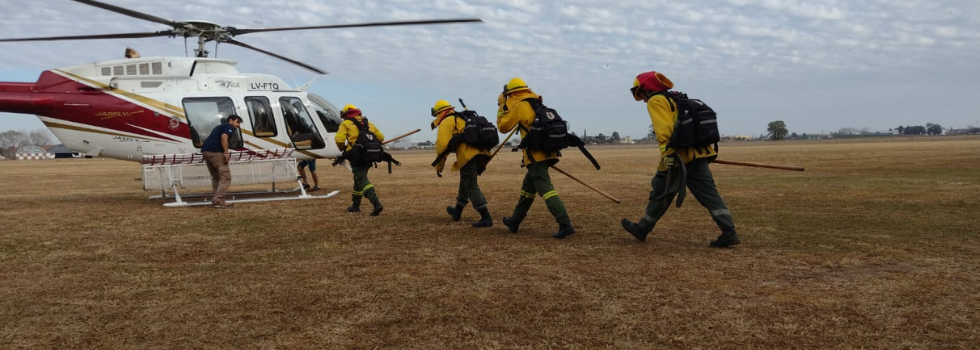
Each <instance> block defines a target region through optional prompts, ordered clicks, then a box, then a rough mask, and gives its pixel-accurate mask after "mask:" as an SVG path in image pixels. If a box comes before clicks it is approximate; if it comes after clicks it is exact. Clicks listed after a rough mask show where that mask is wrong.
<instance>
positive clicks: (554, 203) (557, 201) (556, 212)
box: [511, 162, 571, 224]
mask: <svg viewBox="0 0 980 350" xmlns="http://www.w3.org/2000/svg"><path fill="white" fill-rule="evenodd" d="M549 168H550V167H549V166H548V163H547V162H537V163H533V164H531V165H528V166H527V174H526V175H524V184H523V185H522V186H521V198H520V199H518V200H517V206H516V207H514V214H513V215H511V219H512V220H514V222H521V220H524V218H525V217H527V211H528V210H530V209H531V204H533V203H534V195H535V194H539V195H541V198H544V203H545V205H547V206H548V211H550V212H551V215H552V216H554V217H555V221H556V222H558V223H559V224H568V223H571V222H570V221H569V219H568V212H567V211H566V210H565V203H562V201H561V198H559V197H558V192H557V191H555V186H554V185H552V184H551V175H548V169H549Z"/></svg>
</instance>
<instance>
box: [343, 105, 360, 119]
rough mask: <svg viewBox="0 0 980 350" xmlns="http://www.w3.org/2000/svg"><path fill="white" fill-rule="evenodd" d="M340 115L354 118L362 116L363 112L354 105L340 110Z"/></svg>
mask: <svg viewBox="0 0 980 350" xmlns="http://www.w3.org/2000/svg"><path fill="white" fill-rule="evenodd" d="M340 115H341V116H342V117H344V118H352V117H356V116H359V115H361V110H360V109H357V107H354V105H346V106H344V109H341V110H340Z"/></svg>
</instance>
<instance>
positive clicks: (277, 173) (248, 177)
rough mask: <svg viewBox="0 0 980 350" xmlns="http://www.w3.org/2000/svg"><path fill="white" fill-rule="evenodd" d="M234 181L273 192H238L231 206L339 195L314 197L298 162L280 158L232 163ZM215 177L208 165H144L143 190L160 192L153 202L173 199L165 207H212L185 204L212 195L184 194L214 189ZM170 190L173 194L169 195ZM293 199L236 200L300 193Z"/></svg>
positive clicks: (195, 202)
mask: <svg viewBox="0 0 980 350" xmlns="http://www.w3.org/2000/svg"><path fill="white" fill-rule="evenodd" d="M229 168H230V170H231V177H232V179H233V182H234V183H235V184H236V185H246V184H260V183H271V184H272V189H271V190H269V191H253V192H237V193H228V194H226V197H227V198H231V200H226V202H228V203H249V202H268V201H282V200H292V199H317V198H330V197H333V196H335V195H337V193H339V191H333V192H330V193H328V194H326V195H320V196H313V195H310V194H309V193H307V192H306V189H304V188H303V182H302V181H301V179H300V177H299V174H297V170H296V159H294V158H279V159H263V160H248V161H242V162H235V161H233V162H230V163H229ZM292 181H295V182H296V187H295V188H293V189H291V190H286V191H283V190H277V189H276V183H277V182H292ZM211 186H212V182H211V175H210V174H209V171H208V169H207V167H206V166H205V164H203V163H191V164H169V165H143V189H144V190H158V191H160V194H159V195H156V196H151V197H150V199H173V200H174V201H173V202H170V203H165V204H164V206H165V207H184V206H195V205H208V204H211V202H210V200H203V201H184V198H201V197H205V198H207V197H210V196H211V194H210V193H207V194H192V195H181V194H180V191H181V190H183V189H186V188H211ZM167 190H170V191H171V192H173V194H172V195H167ZM297 192H298V195H293V196H281V197H257V198H243V199H236V197H237V196H244V195H269V194H288V193H297Z"/></svg>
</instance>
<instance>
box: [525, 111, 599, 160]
mask: <svg viewBox="0 0 980 350" xmlns="http://www.w3.org/2000/svg"><path fill="white" fill-rule="evenodd" d="M524 101H527V103H528V104H530V105H531V108H532V109H533V110H534V122H532V123H531V128H530V129H528V130H527V134H526V135H524V138H522V139H521V143H520V144H519V145H517V148H514V151H517V150H518V149H526V150H539V151H545V152H558V156H559V157H560V156H561V150H563V149H566V148H568V147H570V146H571V147H578V149H579V150H580V151H582V154H584V155H585V157H586V158H588V159H589V161H590V162H592V165H593V166H595V168H596V170H598V169H599V168H600V167H599V162H597V161H596V160H595V158H594V157H592V154H591V153H589V151H588V150H586V149H585V142H582V139H581V138H579V137H578V136H575V135H573V134H569V133H568V122H566V121H565V120H564V119H562V118H561V116H560V115H558V111H556V110H554V109H553V108H549V107H548V106H545V105H544V103H542V102H541V99H539V98H529V99H526V100H524ZM518 127H520V128H523V126H521V125H520V124H518ZM527 156H528V159H529V160H530V161H531V163H535V162H537V160H536V159H534V157H532V156H531V154H530V153H527Z"/></svg>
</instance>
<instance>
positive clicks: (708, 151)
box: [621, 71, 740, 247]
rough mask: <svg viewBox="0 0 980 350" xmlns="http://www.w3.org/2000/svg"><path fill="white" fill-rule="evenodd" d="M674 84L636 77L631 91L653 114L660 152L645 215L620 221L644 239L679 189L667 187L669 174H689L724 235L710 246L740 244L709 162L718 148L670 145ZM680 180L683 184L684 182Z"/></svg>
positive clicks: (654, 74)
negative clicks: (669, 92) (674, 190)
mask: <svg viewBox="0 0 980 350" xmlns="http://www.w3.org/2000/svg"><path fill="white" fill-rule="evenodd" d="M673 87H674V83H673V82H672V81H670V79H667V77H666V76H664V75H663V74H661V73H658V72H655V71H651V72H646V73H641V74H640V75H637V76H636V79H634V80H633V88H632V89H630V90H631V92H632V93H633V98H634V99H636V100H637V101H643V102H645V103H646V105H647V112H649V113H650V120H651V121H652V122H653V131H654V133H655V134H656V136H657V143H658V144H659V145H660V154H661V155H660V162H659V164H658V166H657V174H656V175H655V176H654V177H653V179H652V180H651V181H650V182H651V186H652V187H653V190H652V191H650V199H649V203H647V208H646V212H645V214H644V215H643V217H642V218H641V219H640V221H639V222H637V223H633V222H632V221H630V220H629V219H623V220H622V222H621V224H622V226H623V229H625V230H626V232H629V233H630V234H631V235H633V237H635V238H636V239H637V240H639V241H641V242H642V241H645V240H646V237H647V235H648V234H649V233H650V232H651V231H653V228H654V226H656V225H657V221H659V220H660V218H661V217H663V215H664V213H666V212H667V209H668V208H670V204H671V202H672V201H673V199H674V196H675V195H676V192H670V191H669V190H668V188H667V183H668V177H669V176H673V175H675V174H676V175H679V176H685V175H686V183H687V188H689V189H690V190H691V194H693V195H694V198H695V199H697V200H698V202H699V203H701V205H703V206H704V207H705V208H707V209H708V212H709V213H710V214H711V218H712V219H713V220H714V221H715V223H716V224H717V225H718V228H719V229H721V235H720V236H719V237H718V239H716V240H714V241H712V242H711V244H710V245H711V246H712V247H729V246H733V245H737V244H739V243H740V242H739V240H738V235H737V234H736V233H735V222H734V221H733V220H732V214H731V212H729V211H728V207H727V206H726V205H725V201H724V199H722V198H721V195H720V194H719V193H718V189H717V188H716V187H715V180H714V178H712V176H711V170H710V169H709V168H708V164H710V163H711V161H712V160H714V159H715V157H717V156H718V153H717V151H716V150H715V149H714V147H711V146H706V147H697V148H691V147H678V148H672V147H668V143H670V140H671V136H672V135H673V133H674V127H675V124H676V122H677V115H678V114H677V113H678V108H677V105H676V103H675V101H674V100H673V99H669V98H667V97H666V96H664V93H666V92H667V91H668V90H670V89H672V88H673ZM682 164H683V166H684V168H686V170H687V171H686V174H685V173H684V172H681V171H680V170H679V169H680V166H681V165H682ZM679 183H681V184H683V182H679Z"/></svg>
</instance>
